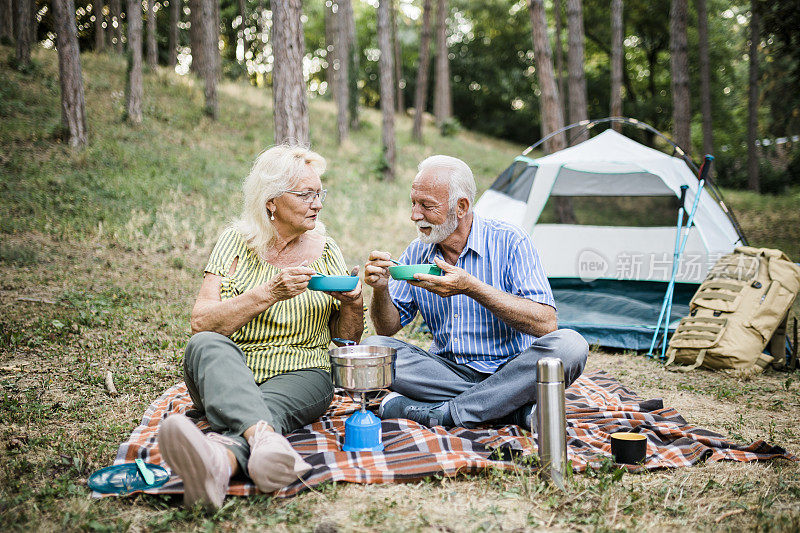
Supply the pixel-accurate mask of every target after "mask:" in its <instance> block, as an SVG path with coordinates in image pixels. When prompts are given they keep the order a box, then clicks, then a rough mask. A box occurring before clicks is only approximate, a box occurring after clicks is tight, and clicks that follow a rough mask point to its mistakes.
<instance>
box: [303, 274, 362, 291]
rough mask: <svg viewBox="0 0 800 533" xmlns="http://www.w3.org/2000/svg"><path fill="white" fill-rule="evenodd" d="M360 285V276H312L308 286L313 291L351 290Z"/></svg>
mask: <svg viewBox="0 0 800 533" xmlns="http://www.w3.org/2000/svg"><path fill="white" fill-rule="evenodd" d="M356 285H358V276H323V275H321V274H317V275H316V276H311V280H309V282H308V288H309V289H311V290H312V291H329V292H349V291H352V290H353V289H355V288H356Z"/></svg>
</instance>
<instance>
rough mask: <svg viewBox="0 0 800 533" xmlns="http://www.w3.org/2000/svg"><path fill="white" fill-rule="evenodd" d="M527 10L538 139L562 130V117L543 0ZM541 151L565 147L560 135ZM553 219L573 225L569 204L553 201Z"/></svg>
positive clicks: (534, 1)
mask: <svg viewBox="0 0 800 533" xmlns="http://www.w3.org/2000/svg"><path fill="white" fill-rule="evenodd" d="M528 9H529V11H530V16H531V33H532V35H533V53H534V61H535V62H536V73H537V75H538V78H539V89H540V91H541V96H540V98H539V107H540V110H541V111H540V114H541V119H542V137H544V136H546V135H548V134H550V133H551V132H554V131H558V130H560V129H561V128H563V127H564V116H563V115H562V114H561V99H560V98H559V94H558V88H557V86H556V78H555V73H554V72H553V53H552V52H551V50H550V41H549V40H548V39H547V19H546V18H545V12H544V2H543V0H529V3H528ZM544 146H545V151H547V152H548V153H553V152H557V151H558V150H563V149H564V148H566V147H567V140H566V136H565V135H564V133H563V132H562V133H559V134H557V135H554V136H553V137H552V138H550V139H549V140H548V141H547V142H545V143H544ZM554 201H555V208H556V218H557V220H559V221H560V222H564V223H574V222H575V215H574V213H573V212H572V203H571V201H570V199H569V198H561V197H555V198H554Z"/></svg>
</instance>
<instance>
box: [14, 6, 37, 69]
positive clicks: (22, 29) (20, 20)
mask: <svg viewBox="0 0 800 533" xmlns="http://www.w3.org/2000/svg"><path fill="white" fill-rule="evenodd" d="M32 1H33V0H16V10H17V56H16V57H17V68H23V69H24V68H27V67H28V66H29V65H30V64H31V35H30V30H31V21H30V17H31V6H30V2H32Z"/></svg>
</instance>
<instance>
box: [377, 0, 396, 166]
mask: <svg viewBox="0 0 800 533" xmlns="http://www.w3.org/2000/svg"><path fill="white" fill-rule="evenodd" d="M391 8H392V0H380V2H379V3H378V48H380V51H381V55H380V61H379V62H378V67H379V69H380V79H381V116H382V117H383V120H382V123H381V140H382V142H383V157H384V164H385V166H384V169H383V179H385V180H386V181H394V164H395V139H394V109H395V96H394V88H395V84H394V80H393V79H392V78H393V77H394V76H393V73H394V65H393V64H392V63H394V57H393V56H394V54H393V50H392V42H391V40H392V36H391V33H392V29H391V21H390V15H389V10H390V9H391Z"/></svg>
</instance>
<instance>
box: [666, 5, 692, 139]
mask: <svg viewBox="0 0 800 533" xmlns="http://www.w3.org/2000/svg"><path fill="white" fill-rule="evenodd" d="M687 3H688V0H672V7H671V9H670V14H669V18H670V24H669V26H670V28H669V30H670V31H669V51H670V68H671V71H672V72H671V75H672V130H673V136H674V137H675V142H676V143H678V146H680V147H681V148H683V149H684V150H685V151H686V153H687V154H690V153H691V150H692V130H691V120H692V115H691V113H692V112H691V107H690V105H689V57H688V44H687V37H686V21H687V18H688V11H689V8H688V5H687Z"/></svg>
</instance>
